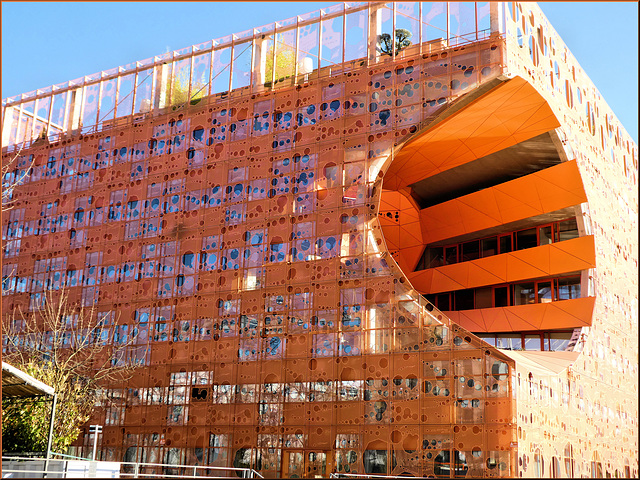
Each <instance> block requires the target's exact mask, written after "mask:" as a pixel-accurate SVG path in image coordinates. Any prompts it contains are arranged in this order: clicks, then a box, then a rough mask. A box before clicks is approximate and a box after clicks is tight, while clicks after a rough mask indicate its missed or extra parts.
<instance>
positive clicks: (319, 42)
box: [318, 10, 324, 76]
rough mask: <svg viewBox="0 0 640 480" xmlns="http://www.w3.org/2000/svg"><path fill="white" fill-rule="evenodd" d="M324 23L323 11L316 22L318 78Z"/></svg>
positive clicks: (320, 65)
mask: <svg viewBox="0 0 640 480" xmlns="http://www.w3.org/2000/svg"><path fill="white" fill-rule="evenodd" d="M323 23H324V11H323V10H320V20H318V76H320V69H321V68H322V25H323Z"/></svg>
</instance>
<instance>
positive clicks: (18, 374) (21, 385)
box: [2, 362, 58, 471]
mask: <svg viewBox="0 0 640 480" xmlns="http://www.w3.org/2000/svg"><path fill="white" fill-rule="evenodd" d="M43 396H50V397H51V417H50V419H49V440H48V441H47V455H46V461H45V471H46V470H47V469H48V468H49V457H50V456H51V443H52V441H53V422H54V419H55V416H56V403H57V401H58V397H57V396H56V391H55V389H54V388H53V387H50V386H49V385H47V384H46V383H42V382H41V381H40V380H36V379H35V378H33V377H32V376H31V375H29V374H28V373H26V372H23V371H22V370H20V369H18V368H16V367H13V366H11V365H9V364H8V363H5V362H2V401H3V402H4V401H5V400H8V401H15V400H18V401H28V400H29V399H33V400H32V401H37V399H38V397H43Z"/></svg>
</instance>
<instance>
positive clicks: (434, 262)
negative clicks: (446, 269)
mask: <svg viewBox="0 0 640 480" xmlns="http://www.w3.org/2000/svg"><path fill="white" fill-rule="evenodd" d="M428 253H429V260H428V264H427V268H435V267H440V266H442V265H444V253H443V249H442V247H433V248H430V249H429V250H428Z"/></svg>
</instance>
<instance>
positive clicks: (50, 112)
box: [46, 91, 53, 137]
mask: <svg viewBox="0 0 640 480" xmlns="http://www.w3.org/2000/svg"><path fill="white" fill-rule="evenodd" d="M51 115H53V91H52V92H51V100H50V101H49V115H47V124H46V128H47V137H49V127H51Z"/></svg>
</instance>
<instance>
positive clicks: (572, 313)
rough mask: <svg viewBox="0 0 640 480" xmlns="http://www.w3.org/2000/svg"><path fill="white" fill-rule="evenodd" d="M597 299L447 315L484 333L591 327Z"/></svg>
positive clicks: (484, 309)
mask: <svg viewBox="0 0 640 480" xmlns="http://www.w3.org/2000/svg"><path fill="white" fill-rule="evenodd" d="M594 304H595V297H583V298H576V299H573V300H562V301H559V302H551V303H537V304H533V305H518V306H515V307H502V308H481V309H477V310H461V311H458V312H446V314H447V316H448V317H449V318H451V321H452V322H455V323H456V324H457V325H460V326H461V327H464V328H466V329H467V330H470V331H473V332H476V333H481V332H522V331H536V330H557V329H563V328H566V329H569V328H578V327H588V326H590V325H591V322H592V319H593V306H594Z"/></svg>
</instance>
